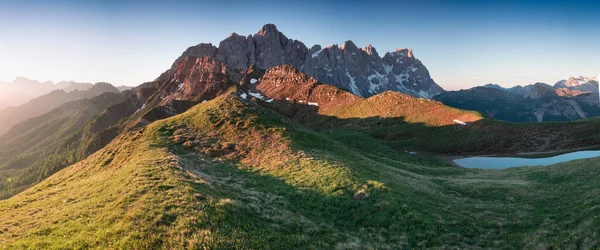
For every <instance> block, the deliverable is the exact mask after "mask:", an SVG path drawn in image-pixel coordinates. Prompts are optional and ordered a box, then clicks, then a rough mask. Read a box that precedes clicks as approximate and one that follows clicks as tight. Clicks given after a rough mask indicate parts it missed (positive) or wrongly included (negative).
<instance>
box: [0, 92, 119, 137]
mask: <svg viewBox="0 0 600 250" xmlns="http://www.w3.org/2000/svg"><path fill="white" fill-rule="evenodd" d="M57 86H61V85H57ZM62 86H64V89H58V90H53V91H52V92H50V93H48V94H45V95H41V96H39V97H36V98H33V99H32V100H30V101H28V102H27V103H25V104H22V105H19V106H16V107H9V108H5V109H4V110H0V121H2V122H1V123H0V136H1V135H3V134H4V133H6V132H7V131H8V130H9V129H11V128H12V127H13V126H14V125H15V124H18V123H19V122H22V121H25V120H27V119H29V118H33V117H36V116H39V115H42V114H45V113H47V112H49V111H50V110H52V109H54V108H57V107H60V106H61V105H63V104H65V103H68V102H71V101H76V100H81V99H90V98H92V97H95V96H98V95H101V94H103V93H106V92H114V93H118V92H119V90H118V89H117V88H115V87H113V86H112V85H110V84H108V83H96V84H93V85H92V84H89V85H88V84H78V83H68V84H64V85H62ZM79 88H81V89H85V90H79ZM67 90H71V91H70V92H67Z"/></svg>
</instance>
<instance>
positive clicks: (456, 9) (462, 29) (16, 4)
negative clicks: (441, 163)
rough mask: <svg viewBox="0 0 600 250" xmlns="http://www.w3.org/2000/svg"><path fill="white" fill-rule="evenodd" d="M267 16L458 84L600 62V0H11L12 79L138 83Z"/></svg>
mask: <svg viewBox="0 0 600 250" xmlns="http://www.w3.org/2000/svg"><path fill="white" fill-rule="evenodd" d="M266 23H273V24H275V25H277V27H278V29H279V30H280V31H281V32H283V33H284V34H285V35H286V36H287V37H289V38H293V39H297V40H300V41H303V42H304V43H305V44H306V45H307V46H309V47H311V46H312V45H314V44H321V45H323V46H327V45H330V44H343V43H344V41H346V40H352V41H354V43H355V44H356V45H357V46H359V47H365V46H367V45H368V44H372V45H373V46H374V47H375V48H376V49H377V51H378V52H379V54H380V55H381V56H383V55H384V54H385V52H387V51H394V50H395V48H404V47H408V48H412V49H413V53H414V56H415V57H417V58H418V59H420V60H421V61H422V62H423V63H424V64H425V66H426V67H427V68H428V69H429V71H430V74H431V76H432V78H433V79H434V80H435V81H436V82H437V83H438V84H439V85H440V86H442V87H443V88H444V89H446V90H455V89H464V88H469V87H473V86H477V85H483V84H487V83H496V84H499V85H501V86H504V87H511V86H514V85H526V84H532V83H535V82H545V83H549V84H554V83H555V82H557V81H558V80H561V79H566V78H568V77H569V76H579V75H582V76H596V75H598V74H600V3H597V2H595V1H551V0H544V1H543V0H538V1H515V0H505V1H493V0H490V1H468V0H462V1H441V0H422V1H417V0H415V1H408V0H406V1H401V0H400V1H351V0H349V1H281V0H280V1H235V0H230V1H214V2H208V1H207V2H203V1H176V0H172V1H152V0H146V1H142V0H120V1H117V0H98V1H95V0H88V1H79V0H75V1H73V0H43V1H39V0H19V1H16V0H0V81H12V80H13V79H14V78H15V77H17V76H25V77H28V78H31V79H35V80H39V81H46V80H50V81H54V82H58V81H61V80H75V81H79V82H100V81H104V82H110V83H112V84H114V85H128V86H135V85H139V84H141V83H143V82H147V81H152V80H154V79H155V78H156V77H158V76H159V75H160V73H162V72H164V71H165V70H167V69H168V68H169V67H170V66H171V64H172V63H173V61H174V60H175V59H176V58H177V57H178V56H179V55H181V53H182V52H183V51H184V50H185V49H186V48H187V47H189V46H193V45H196V44H198V43H213V44H217V45H218V44H219V42H220V41H221V40H223V39H224V38H226V37H227V36H228V35H229V34H231V33H232V32H236V33H238V34H243V35H249V34H254V33H256V32H257V31H258V30H259V29H260V28H261V27H262V26H263V25H264V24H266Z"/></svg>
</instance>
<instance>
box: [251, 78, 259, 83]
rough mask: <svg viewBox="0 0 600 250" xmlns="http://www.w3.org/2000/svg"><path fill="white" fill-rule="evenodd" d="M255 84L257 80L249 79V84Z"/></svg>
mask: <svg viewBox="0 0 600 250" xmlns="http://www.w3.org/2000/svg"><path fill="white" fill-rule="evenodd" d="M256 82H258V80H256V79H254V78H252V79H250V83H252V84H255V83H256Z"/></svg>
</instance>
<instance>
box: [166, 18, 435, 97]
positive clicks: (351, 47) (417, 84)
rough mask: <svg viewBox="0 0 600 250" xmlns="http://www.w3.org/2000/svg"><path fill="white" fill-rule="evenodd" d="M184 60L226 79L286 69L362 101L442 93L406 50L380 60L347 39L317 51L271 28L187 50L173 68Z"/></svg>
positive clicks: (315, 48) (271, 25) (408, 50)
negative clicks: (202, 61)
mask: <svg viewBox="0 0 600 250" xmlns="http://www.w3.org/2000/svg"><path fill="white" fill-rule="evenodd" d="M188 56H192V57H205V56H208V57H211V58H214V59H216V61H217V62H219V63H223V64H225V65H226V70H227V73H228V74H230V73H231V72H235V71H239V70H244V69H248V67H250V66H251V65H256V66H258V67H259V68H262V69H268V68H271V67H274V66H278V65H282V64H289V65H291V66H293V67H295V68H297V69H299V70H301V71H302V72H304V73H306V74H308V75H310V76H312V77H314V78H315V79H317V80H319V81H321V82H327V83H330V84H333V85H335V86H336V87H340V88H342V89H348V90H350V91H351V92H352V93H354V94H356V95H360V96H363V97H369V96H372V95H375V94H378V93H382V92H385V91H388V90H391V91H398V92H402V93H406V94H410V95H413V96H416V97H425V98H431V97H432V96H434V95H436V94H439V93H441V92H443V91H444V90H443V89H442V88H441V87H440V86H439V85H437V84H436V83H435V82H434V81H433V79H431V76H430V75H429V71H428V70H427V68H426V67H425V65H423V63H421V61H419V60H418V59H416V58H415V57H414V55H413V52H412V50H411V49H397V50H396V51H394V52H388V53H386V54H385V55H384V56H383V57H380V56H379V54H378V53H377V50H376V49H375V48H374V47H373V46H372V45H368V46H367V47H365V48H364V49H361V48H359V47H357V46H356V44H354V42H352V41H350V40H348V41H346V42H344V43H343V45H342V46H338V45H330V46H327V47H325V48H322V47H321V45H318V44H317V45H314V46H312V47H311V48H310V49H309V48H308V47H307V46H306V45H305V44H304V43H302V42H301V41H298V40H293V39H290V38H288V37H286V36H285V35H284V34H283V33H281V32H280V31H279V30H278V29H277V27H276V26H275V25H274V24H266V25H264V26H263V27H262V28H261V29H260V30H259V31H258V32H257V33H256V34H254V35H249V36H246V37H245V36H241V35H238V34H236V33H233V34H231V35H230V36H229V37H227V38H226V39H225V40H223V41H221V42H220V43H219V46H218V47H216V46H214V45H212V44H206V43H201V44H198V45H196V46H192V47H189V48H188V49H187V50H186V51H185V52H184V53H183V54H182V55H181V56H180V57H179V59H177V60H176V61H175V64H174V65H173V66H175V65H177V64H178V63H179V62H181V61H183V60H184V59H185V58H186V57H188Z"/></svg>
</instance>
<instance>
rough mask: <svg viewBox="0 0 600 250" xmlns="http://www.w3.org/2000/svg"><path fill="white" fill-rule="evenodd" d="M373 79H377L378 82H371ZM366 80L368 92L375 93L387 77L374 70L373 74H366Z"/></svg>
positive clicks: (385, 82)
mask: <svg viewBox="0 0 600 250" xmlns="http://www.w3.org/2000/svg"><path fill="white" fill-rule="evenodd" d="M373 79H378V80H379V84H375V83H373ZM367 80H368V82H369V93H377V89H380V88H381V87H382V86H384V85H386V84H387V83H388V82H389V79H388V78H387V77H386V76H385V75H384V74H381V73H379V72H378V71H375V74H372V75H370V76H368V77H367Z"/></svg>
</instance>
